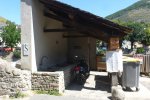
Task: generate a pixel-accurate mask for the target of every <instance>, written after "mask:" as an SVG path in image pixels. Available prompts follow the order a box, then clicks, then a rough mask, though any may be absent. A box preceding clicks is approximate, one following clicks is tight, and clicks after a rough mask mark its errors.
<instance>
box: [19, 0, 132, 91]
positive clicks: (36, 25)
mask: <svg viewBox="0 0 150 100" xmlns="http://www.w3.org/2000/svg"><path fill="white" fill-rule="evenodd" d="M21 30H22V33H21V44H22V54H21V65H22V66H21V68H22V69H24V70H29V71H31V73H32V75H31V88H32V89H33V90H52V89H56V90H58V91H59V92H60V93H62V92H63V91H64V90H65V87H67V86H68V84H69V83H70V82H71V81H72V69H73V68H74V66H75V64H73V63H70V62H71V61H72V60H73V57H74V56H76V55H77V56H81V57H84V58H85V59H86V62H87V64H88V65H89V66H90V68H91V69H92V70H97V69H96V39H99V40H102V41H105V42H107V43H110V40H111V38H112V37H113V38H117V39H119V38H121V37H123V36H125V35H126V34H127V33H129V32H131V30H130V29H128V28H126V27H123V26H120V25H118V24H115V23H113V22H111V21H108V20H106V19H104V18H102V17H99V16H96V15H93V14H91V13H89V12H86V11H83V10H80V9H78V8H74V7H72V6H70V5H67V4H64V3H61V2H59V1H56V0H21Z"/></svg>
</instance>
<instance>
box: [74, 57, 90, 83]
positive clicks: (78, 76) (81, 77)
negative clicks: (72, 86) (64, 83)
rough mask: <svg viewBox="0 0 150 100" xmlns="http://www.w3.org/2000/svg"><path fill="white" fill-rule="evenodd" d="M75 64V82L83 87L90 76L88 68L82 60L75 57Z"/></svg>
mask: <svg viewBox="0 0 150 100" xmlns="http://www.w3.org/2000/svg"><path fill="white" fill-rule="evenodd" d="M75 62H76V63H77V66H75V68H74V76H75V81H76V82H77V83H78V84H81V85H83V84H84V83H85V81H86V79H87V78H88V76H89V74H90V68H89V66H88V65H87V64H86V61H85V59H83V58H79V57H78V56H76V58H75Z"/></svg>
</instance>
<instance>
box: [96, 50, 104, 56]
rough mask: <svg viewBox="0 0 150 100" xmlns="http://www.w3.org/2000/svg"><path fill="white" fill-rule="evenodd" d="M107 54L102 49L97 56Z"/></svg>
mask: <svg viewBox="0 0 150 100" xmlns="http://www.w3.org/2000/svg"><path fill="white" fill-rule="evenodd" d="M105 53H106V51H105V50H102V49H99V50H97V56H103V55H105Z"/></svg>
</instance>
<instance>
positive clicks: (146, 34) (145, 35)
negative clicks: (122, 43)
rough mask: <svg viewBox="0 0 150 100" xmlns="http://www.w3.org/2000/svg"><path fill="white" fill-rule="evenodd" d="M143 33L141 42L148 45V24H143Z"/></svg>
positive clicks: (149, 30) (149, 34)
mask: <svg viewBox="0 0 150 100" xmlns="http://www.w3.org/2000/svg"><path fill="white" fill-rule="evenodd" d="M144 33H145V34H144V35H143V37H144V38H143V40H142V43H143V44H144V45H145V46H149V45H150V24H145V28H144Z"/></svg>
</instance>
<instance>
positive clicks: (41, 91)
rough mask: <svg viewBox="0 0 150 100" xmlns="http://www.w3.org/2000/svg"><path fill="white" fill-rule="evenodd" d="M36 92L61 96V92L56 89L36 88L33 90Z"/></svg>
mask: <svg viewBox="0 0 150 100" xmlns="http://www.w3.org/2000/svg"><path fill="white" fill-rule="evenodd" d="M35 92H36V93H37V94H48V95H55V96H61V94H60V93H59V92H58V90H49V91H45V90H37V91H35Z"/></svg>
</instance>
